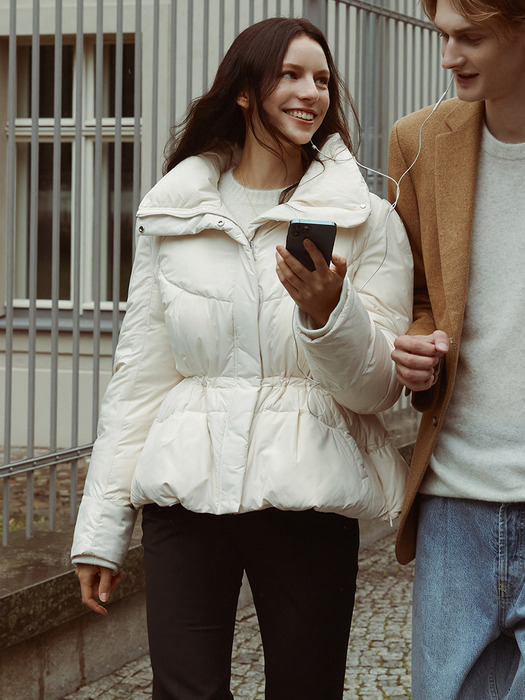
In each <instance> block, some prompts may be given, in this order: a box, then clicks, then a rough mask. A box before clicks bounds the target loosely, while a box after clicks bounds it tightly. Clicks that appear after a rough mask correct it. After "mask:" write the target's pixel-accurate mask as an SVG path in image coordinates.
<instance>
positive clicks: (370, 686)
mask: <svg viewBox="0 0 525 700" xmlns="http://www.w3.org/2000/svg"><path fill="white" fill-rule="evenodd" d="M394 540H395V535H394V533H392V534H389V535H388V536H387V537H384V538H383V539H381V540H379V541H377V542H375V543H374V544H372V545H371V546H370V547H369V548H367V549H364V550H362V552H361V555H360V571H359V578H358V586H357V595H356V603H355V608H354V617H353V624H352V632H351V635H350V646H349V649H348V659H347V670H346V676H345V691H344V696H343V697H344V700H354V698H355V699H362V700H385V699H388V700H390V699H393V698H396V699H398V700H403V699H405V700H407V699H408V698H410V627H411V599H412V579H413V565H408V566H400V565H399V564H398V563H397V562H396V560H395V557H394ZM231 688H232V692H233V695H234V697H235V698H246V699H249V700H256V699H257V698H264V677H263V657H262V647H261V639H260V636H259V629H258V625H257V617H256V614H255V610H254V608H253V605H248V606H246V607H244V608H243V609H242V610H240V611H239V613H238V615H237V625H236V635H235V646H234V650H233V661H232V683H231ZM117 698H121V699H125V700H147V699H149V698H151V669H150V666H149V658H148V656H143V657H141V658H140V659H138V660H136V661H133V662H131V663H128V664H126V665H125V666H124V667H122V668H121V669H119V670H118V671H116V672H115V673H113V674H110V675H109V676H105V677H104V678H101V679H100V680H98V681H95V682H94V683H90V684H89V685H87V686H84V687H83V688H81V689H80V690H78V691H76V692H74V693H70V694H69V695H67V696H65V697H64V698H63V699H62V700H116V699H117ZM290 700H300V698H290ZM319 700H322V698H320V699H319Z"/></svg>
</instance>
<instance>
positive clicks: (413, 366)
mask: <svg viewBox="0 0 525 700" xmlns="http://www.w3.org/2000/svg"><path fill="white" fill-rule="evenodd" d="M394 347H395V350H394V351H393V352H392V359H393V360H394V362H395V363H396V374H397V378H398V380H399V381H400V382H401V384H403V385H404V386H406V387H407V388H408V389H410V390H412V391H424V390H425V389H430V387H431V386H432V385H433V384H434V383H435V382H436V379H437V376H438V374H439V370H440V367H441V361H442V359H443V357H444V355H445V353H446V352H448V349H449V347H450V341H449V338H448V336H447V334H446V333H445V332H444V331H434V332H433V333H432V335H401V336H399V338H396V340H395V341H394Z"/></svg>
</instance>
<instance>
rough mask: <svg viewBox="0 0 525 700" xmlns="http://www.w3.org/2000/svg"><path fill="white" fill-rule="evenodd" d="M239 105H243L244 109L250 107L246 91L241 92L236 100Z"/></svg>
mask: <svg viewBox="0 0 525 700" xmlns="http://www.w3.org/2000/svg"><path fill="white" fill-rule="evenodd" d="M235 101H236V102H237V104H238V105H239V107H242V109H248V105H249V101H248V95H247V94H246V93H245V92H240V93H239V94H238V95H237V99H236V100H235Z"/></svg>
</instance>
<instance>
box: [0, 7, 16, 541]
mask: <svg viewBox="0 0 525 700" xmlns="http://www.w3.org/2000/svg"><path fill="white" fill-rule="evenodd" d="M16 86H17V66H16V0H11V2H10V3H9V69H8V86H7V95H8V98H7V120H8V122H7V241H6V300H5V321H6V330H5V395H4V410H5V417H4V456H3V461H4V464H8V463H9V462H10V460H11V420H12V418H11V412H12V407H13V297H14V263H15V235H16V228H15V227H16V220H15V194H16V189H15V181H16V139H15V120H16V103H17V90H16ZM10 512H11V503H10V483H9V478H8V477H6V478H4V483H3V504H2V544H3V546H4V547H7V545H8V544H9V519H10Z"/></svg>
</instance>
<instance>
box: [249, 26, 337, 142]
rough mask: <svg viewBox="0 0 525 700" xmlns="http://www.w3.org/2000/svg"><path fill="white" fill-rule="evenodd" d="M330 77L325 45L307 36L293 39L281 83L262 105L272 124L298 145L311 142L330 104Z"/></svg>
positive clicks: (287, 52)
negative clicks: (323, 46)
mask: <svg viewBox="0 0 525 700" xmlns="http://www.w3.org/2000/svg"><path fill="white" fill-rule="evenodd" d="M329 80H330V71H329V70H328V63H327V61H326V56H325V55H324V51H323V49H322V47H321V46H320V45H319V44H318V43H317V42H316V41H315V40H314V39H311V38H310V37H309V36H306V35H303V36H300V37H297V38H296V39H292V41H291V42H290V44H289V46H288V49H287V51H286V54H285V55H284V60H283V66H282V72H281V76H280V78H279V82H278V83H277V86H276V88H275V89H274V90H273V92H272V93H271V94H270V95H269V96H268V97H267V98H266V99H265V100H264V102H263V104H262V108H263V109H264V111H265V113H266V115H267V116H268V117H269V119H270V121H271V123H272V126H274V127H276V128H277V129H278V130H279V132H280V133H282V134H284V135H285V136H286V138H287V139H289V140H290V141H291V142H292V143H294V144H296V145H303V144H305V143H308V142H309V141H310V139H311V138H312V136H313V135H314V134H315V132H316V131H317V129H318V128H319V127H320V126H321V124H322V122H323V119H324V118H325V115H326V112H327V110H328V107H329V105H330V94H329V91H328V81H329Z"/></svg>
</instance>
